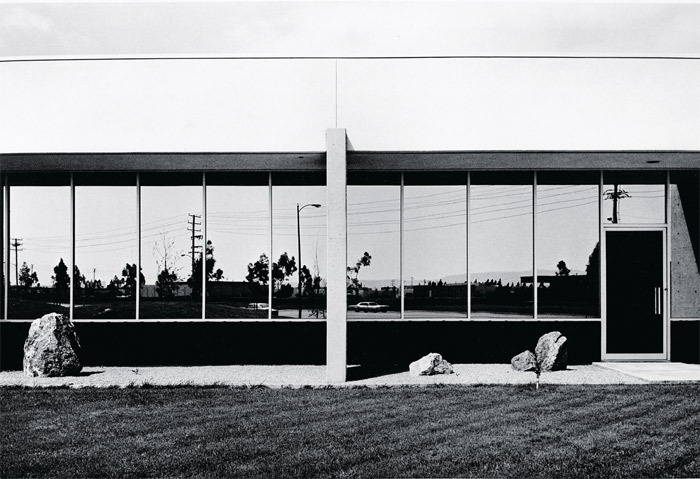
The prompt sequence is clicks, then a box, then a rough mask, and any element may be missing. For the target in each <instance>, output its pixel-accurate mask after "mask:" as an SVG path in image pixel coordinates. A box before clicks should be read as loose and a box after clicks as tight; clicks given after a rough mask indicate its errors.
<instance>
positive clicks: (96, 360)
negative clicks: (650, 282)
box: [0, 321, 700, 370]
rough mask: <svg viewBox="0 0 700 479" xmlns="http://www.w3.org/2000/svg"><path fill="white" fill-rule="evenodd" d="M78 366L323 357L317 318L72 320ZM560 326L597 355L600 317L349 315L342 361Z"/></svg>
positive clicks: (19, 338) (575, 344) (681, 345)
mask: <svg viewBox="0 0 700 479" xmlns="http://www.w3.org/2000/svg"><path fill="white" fill-rule="evenodd" d="M29 324H30V323H1V324H0V369H2V370H13V369H21V368H22V354H23V351H22V347H23V345H24V340H25V338H26V337H27V332H28V330H29ZM75 326H76V329H77V331H78V336H79V338H80V341H81V344H82V348H83V349H82V352H81V358H82V360H83V363H84V364H85V365H86V366H148V365H207V364H211V365H216V364H315V365H323V364H325V362H326V325H325V323H322V322H321V323H294V322H289V323H165V322H164V323H76V325H75ZM549 331H561V332H562V333H563V334H564V335H565V336H566V337H567V340H568V345H569V363H570V364H589V363H591V362H594V361H599V360H600V353H601V352H600V323H599V322H598V321H591V322H557V321H546V322H545V321H538V322H531V321H519V322H513V321H509V322H503V321H500V322H498V321H489V322H404V323H401V322H384V323H383V322H370V321H368V322H349V323H348V364H361V365H363V366H367V367H375V368H379V369H384V368H386V369H392V368H397V367H398V368H401V369H402V370H403V369H405V368H407V367H408V364H410V362H411V361H414V360H416V359H418V358H419V357H421V356H423V355H425V354H427V353H430V352H437V353H440V354H442V355H443V357H444V358H445V359H447V360H448V361H450V362H452V363H508V362H510V359H511V358H512V357H513V356H514V355H516V354H518V353H520V352H522V351H524V350H525V349H530V350H532V349H534V347H535V344H536V343H537V339H538V338H539V337H540V336H541V335H542V334H545V333H547V332H549ZM671 360H672V361H679V362H686V363H696V364H697V363H700V321H674V322H671Z"/></svg>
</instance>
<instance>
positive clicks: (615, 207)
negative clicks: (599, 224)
mask: <svg viewBox="0 0 700 479" xmlns="http://www.w3.org/2000/svg"><path fill="white" fill-rule="evenodd" d="M604 179H605V186H604V188H603V199H604V201H603V214H604V217H603V218H604V222H605V223H607V224H635V223H636V224H650V223H656V224H659V223H664V222H665V219H666V207H665V205H666V201H665V195H666V193H665V191H666V188H665V183H666V180H665V174H661V173H657V172H653V173H635V172H610V173H607V172H606V173H605V175H604Z"/></svg>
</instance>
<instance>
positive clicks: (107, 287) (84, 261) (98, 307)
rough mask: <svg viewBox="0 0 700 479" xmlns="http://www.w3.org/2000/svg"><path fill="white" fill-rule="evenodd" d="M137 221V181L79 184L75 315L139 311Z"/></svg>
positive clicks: (112, 316)
mask: <svg viewBox="0 0 700 479" xmlns="http://www.w3.org/2000/svg"><path fill="white" fill-rule="evenodd" d="M132 184H133V185H135V184H136V179H135V178H134V179H133V181H132ZM136 222H137V218H136V186H76V187H75V238H76V241H75V264H76V275H77V274H78V272H80V277H79V281H76V287H77V288H76V289H75V312H74V314H75V317H76V318H79V319H134V318H135V317H136V290H135V286H136V282H135V279H134V278H135V271H136V262H137V259H138V240H137V235H138V230H137V224H136Z"/></svg>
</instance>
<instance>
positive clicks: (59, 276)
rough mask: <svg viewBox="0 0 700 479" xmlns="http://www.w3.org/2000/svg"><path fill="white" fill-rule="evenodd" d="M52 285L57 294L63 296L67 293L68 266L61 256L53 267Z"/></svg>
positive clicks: (68, 282) (68, 285) (68, 284)
mask: <svg viewBox="0 0 700 479" xmlns="http://www.w3.org/2000/svg"><path fill="white" fill-rule="evenodd" d="M53 274H54V275H53V276H51V279H52V280H53V287H54V288H55V289H56V292H57V293H58V294H59V296H64V295H66V294H68V289H69V288H70V276H68V266H66V263H64V262H63V258H61V259H60V260H59V262H58V264H57V265H56V266H54V268H53Z"/></svg>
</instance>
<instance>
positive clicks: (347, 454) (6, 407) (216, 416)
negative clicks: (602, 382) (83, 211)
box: [0, 385, 700, 478]
mask: <svg viewBox="0 0 700 479" xmlns="http://www.w3.org/2000/svg"><path fill="white" fill-rule="evenodd" d="M0 404H1V405H2V406H1V407H2V416H1V419H0V426H1V430H2V435H1V436H0V437H1V439H0V445H1V447H0V477H3V478H9V477H20V476H22V477H28V476H31V477H86V476H89V477H144V476H158V477H163V476H180V477H192V476H200V477H300V476H303V477H456V476H458V477H467V476H478V477H567V478H570V477H697V476H700V386H698V385H673V386H668V385H644V386H600V387H598V386H596V387H590V386H587V387H583V386H558V387H555V386H547V387H545V388H543V389H542V390H540V391H539V393H536V392H535V391H534V390H533V389H532V388H531V387H515V386H510V387H496V386H493V387H491V386H489V387H434V388H392V389H322V390H308V389H303V390H286V389H283V390H270V389H264V388H257V389H228V388H194V387H181V388H131V389H77V390H71V389H43V390H42V389H22V388H4V389H0Z"/></svg>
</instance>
